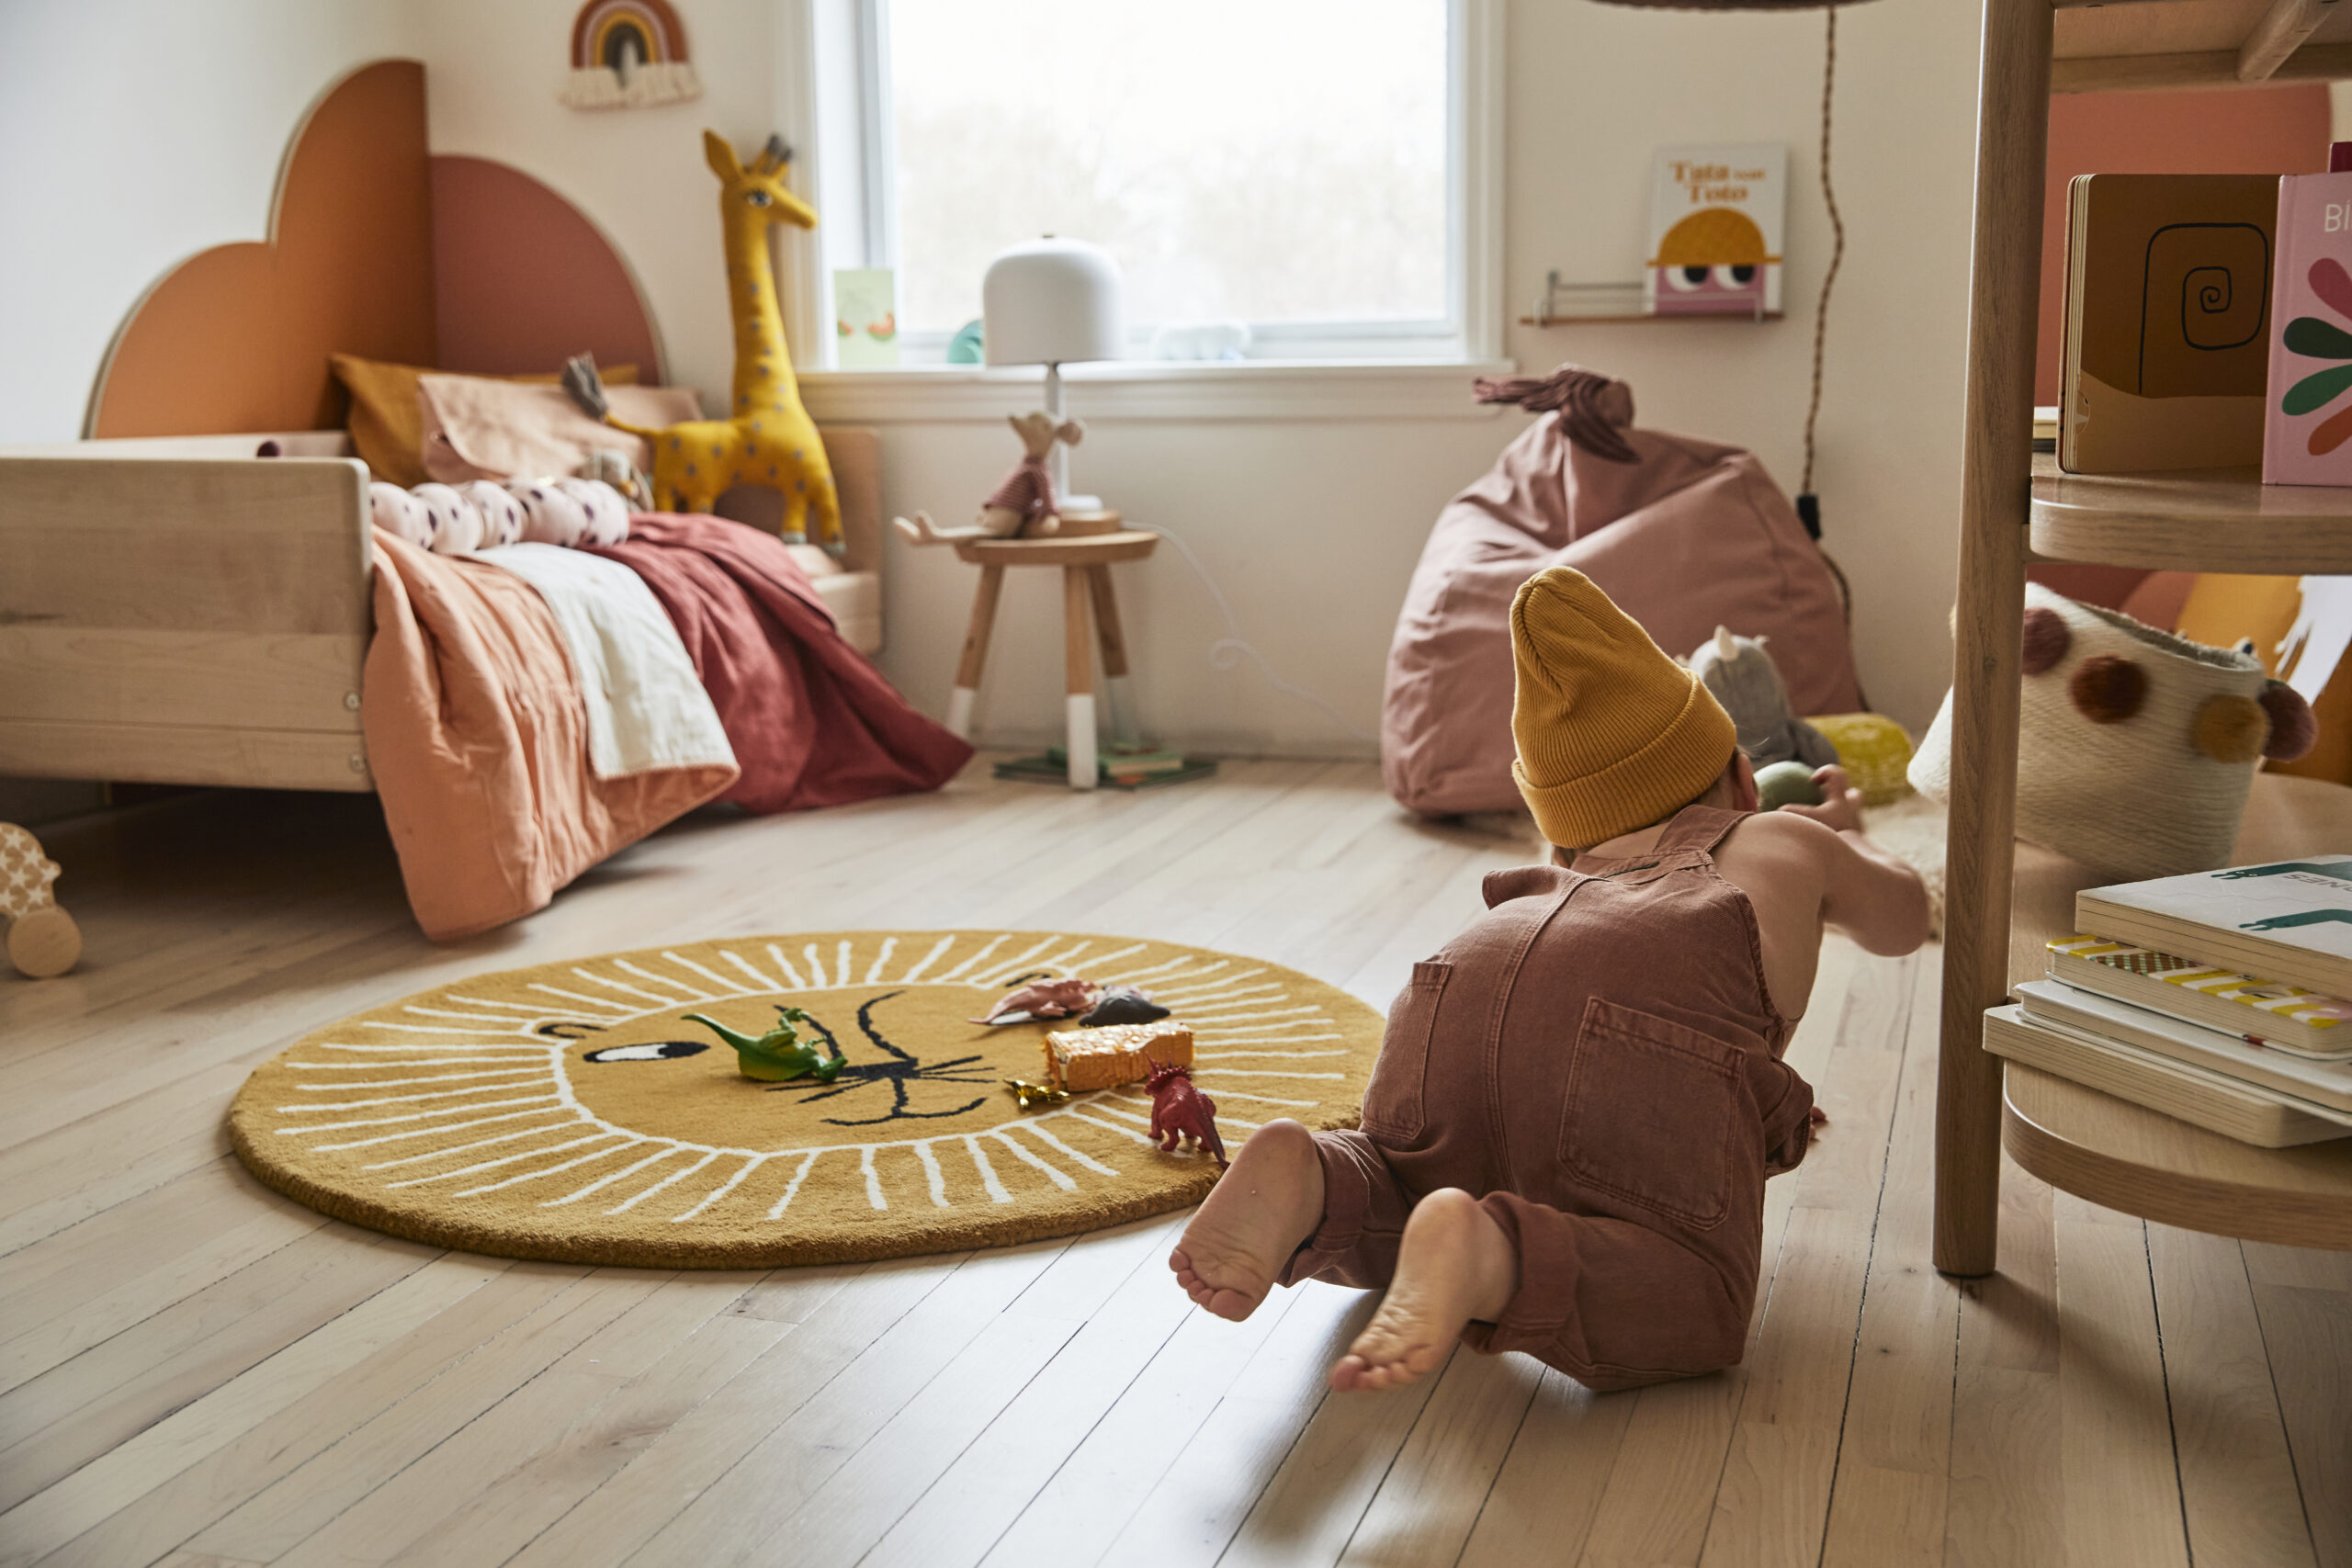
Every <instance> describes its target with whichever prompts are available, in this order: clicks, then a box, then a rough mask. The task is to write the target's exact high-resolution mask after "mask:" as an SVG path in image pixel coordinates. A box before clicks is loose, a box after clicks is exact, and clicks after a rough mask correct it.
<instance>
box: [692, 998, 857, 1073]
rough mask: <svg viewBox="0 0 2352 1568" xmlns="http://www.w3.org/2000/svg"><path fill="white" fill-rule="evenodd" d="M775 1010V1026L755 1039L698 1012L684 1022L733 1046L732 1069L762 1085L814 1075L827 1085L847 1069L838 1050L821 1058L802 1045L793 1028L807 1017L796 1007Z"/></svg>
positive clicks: (816, 1052) (847, 1062) (815, 1049)
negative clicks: (698, 1026)
mask: <svg viewBox="0 0 2352 1568" xmlns="http://www.w3.org/2000/svg"><path fill="white" fill-rule="evenodd" d="M776 1011H777V1012H778V1013H779V1014H781V1015H782V1016H781V1017H779V1018H778V1019H777V1020H776V1021H775V1028H774V1029H771V1030H769V1031H768V1032H766V1033H765V1034H763V1035H761V1036H759V1037H758V1038H757V1039H753V1038H752V1036H751V1035H748V1034H742V1033H739V1032H736V1031H735V1030H732V1029H729V1028H728V1027H727V1026H726V1025H725V1024H723V1023H721V1022H719V1021H718V1020H717V1019H714V1018H705V1017H704V1016H703V1015H702V1014H700V1013H698V1012H690V1013H688V1014H686V1015H685V1016H686V1021H687V1022H689V1023H699V1024H701V1025H702V1026H703V1027H704V1028H706V1029H707V1030H709V1031H711V1032H713V1033H715V1034H717V1035H718V1037H719V1038H720V1039H721V1040H724V1041H726V1042H727V1043H729V1045H732V1046H734V1047H735V1066H736V1068H737V1069H738V1070H739V1071H741V1073H742V1075H743V1076H744V1077H747V1078H758V1079H759V1080H761V1081H762V1082H763V1083H783V1082H785V1081H786V1080H787V1079H790V1078H797V1077H809V1076H810V1075H814V1076H815V1077H816V1079H817V1081H818V1082H819V1083H831V1082H832V1081H833V1080H834V1079H835V1078H837V1077H840V1076H841V1071H842V1067H844V1066H848V1064H849V1058H848V1057H847V1056H846V1055H842V1053H841V1051H840V1049H839V1047H836V1048H835V1050H834V1053H833V1055H830V1056H827V1055H821V1054H820V1052H819V1051H818V1049H817V1047H816V1046H814V1045H810V1044H806V1043H802V1041H801V1038H800V1032H799V1030H797V1029H796V1028H795V1027H793V1026H794V1025H795V1024H801V1023H806V1022H808V1021H809V1015H808V1014H807V1013H805V1012H803V1011H801V1010H799V1009H798V1008H778V1009H776Z"/></svg>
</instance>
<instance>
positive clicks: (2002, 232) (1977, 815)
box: [1935, 0, 2052, 1275]
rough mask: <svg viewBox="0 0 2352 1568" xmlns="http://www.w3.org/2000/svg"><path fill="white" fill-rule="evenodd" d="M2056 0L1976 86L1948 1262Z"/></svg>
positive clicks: (2043, 2)
mask: <svg viewBox="0 0 2352 1568" xmlns="http://www.w3.org/2000/svg"><path fill="white" fill-rule="evenodd" d="M2051 18H2052V11H2051V6H2050V0H1985V35H1984V46H1983V51H1982V54H1981V56H1980V65H1979V71H1980V73H1981V75H1980V79H1979V81H1978V85H1977V119H1976V211H1975V220H1974V224H1973V233H1972V244H1971V248H1972V252H1973V269H1972V272H1971V276H1970V291H1969V304H1968V388H1967V404H1966V407H1967V413H1966V419H1967V431H1966V436H1965V446H1964V448H1963V457H1962V464H1963V467H1962V491H1961V512H1960V592H1961V599H1960V607H1959V617H1958V626H1957V640H1958V647H1957V649H1955V652H1954V658H1953V671H1952V698H1951V701H1952V738H1951V746H1952V761H1951V829H1950V830H1949V832H1950V837H1949V840H1948V843H1947V846H1946V857H1947V862H1948V864H1947V870H1946V873H1945V885H1944V886H1945V891H1944V978H1943V1018H1942V1025H1941V1027H1942V1038H1941V1052H1940V1057H1939V1066H1938V1070H1937V1075H1936V1232H1935V1264H1936V1267H1937V1268H1938V1269H1940V1270H1942V1271H1943V1272H1944V1273H1947V1274H1959V1275H1978V1274H1989V1273H1991V1272H1992V1271H1993V1269H1994V1265H1995V1263H1996V1259H1997V1256H1998V1224H1999V1202H2000V1179H2001V1145H2000V1137H2001V1064H2000V1061H1999V1059H1998V1058H1996V1057H1995V1056H1992V1055H1988V1054H1987V1053H1986V1052H1985V1040H1984V1028H1985V1009H1986V1008H1988V1007H1993V1006H1996V1005H1998V1004H1999V1003H2000V1002H2002V1001H2003V1000H2005V999H2006V998H2007V993H2008V947H2009V943H2008V934H2009V879H2010V854H2011V849H2010V846H2011V842H2012V839H2013V833H2012V822H2013V820H2014V816H2015V808H2016V805H2017V759H2018V678H2019V677H2018V641H2019V637H2020V636H2021V634H2022V623H2023V618H2024V615H2025V556H2026V524H2027V513H2028V510H2029V506H2030V498H2031V493H2032V490H2031V487H2032V475H2031V468H2032V452H2033V443H2032V435H2033V355H2034V338H2035V307H2036V303H2037V299H2038V296H2039V289H2040V276H2039V274H2040V269H2041V203H2042V186H2043V183H2044V180H2045V178H2046V166H2047V163H2048V155H2047V148H2048V141H2049V127H2050V109H2049V104H2050V51H2051V42H2052V37H2051V34H2052V20H2051Z"/></svg>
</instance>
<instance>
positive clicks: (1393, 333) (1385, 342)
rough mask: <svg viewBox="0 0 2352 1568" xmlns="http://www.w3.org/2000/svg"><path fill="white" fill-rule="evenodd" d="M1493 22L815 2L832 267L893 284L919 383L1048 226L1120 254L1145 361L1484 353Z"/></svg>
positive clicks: (1336, 2)
mask: <svg viewBox="0 0 2352 1568" xmlns="http://www.w3.org/2000/svg"><path fill="white" fill-rule="evenodd" d="M1498 9H1499V0H1191V3H1190V4H1187V5H1183V6H1164V5H1146V4H1142V3H1140V0H985V3H977V0H831V4H830V6H828V4H827V0H817V10H816V16H815V19H816V22H817V31H818V35H819V36H818V49H817V52H818V54H819V56H820V59H823V60H824V61H825V62H826V64H827V66H828V67H829V69H828V70H826V71H824V72H821V73H820V77H819V79H820V82H825V81H838V80H842V79H843V78H844V77H845V78H847V79H848V80H851V81H854V82H855V83H857V84H858V85H859V92H858V95H857V96H858V97H859V99H860V101H859V102H858V103H856V104H855V105H854V107H845V106H843V105H842V104H841V103H840V102H839V101H838V100H839V97H840V96H842V95H835V101H833V102H831V103H828V104H826V105H825V106H823V107H822V108H821V109H820V116H819V119H818V125H817V130H818V135H819V139H820V144H821V145H820V160H821V162H820V171H821V176H822V185H823V188H824V193H825V194H824V200H825V205H826V207H827V209H828V222H829V227H830V228H831V234H830V236H829V237H827V238H825V240H824V246H825V264H824V265H826V267H827V268H828V269H829V273H830V269H831V268H837V267H853V266H886V267H889V268H890V269H892V271H893V272H894V273H895V274H896V277H897V285H898V325H899V344H900V352H901V355H902V358H903V360H904V362H906V363H909V364H922V363H934V364H935V363H939V362H941V361H943V360H944V359H945V357H946V355H947V348H948V344H949V342H950V340H951V338H952V337H953V336H954V334H955V333H956V331H957V329H958V328H960V327H962V326H963V325H965V323H967V322H969V321H973V320H975V319H976V318H978V315H979V313H980V278H981V275H982V274H983V273H984V272H985V270H986V269H987V266H988V264H989V260H990V259H991V258H992V257H994V256H995V255H996V254H998V253H999V252H1001V251H1002V250H1003V249H1004V248H1005V247H1007V246H1008V245H1012V244H1014V243H1019V242H1020V241H1023V240H1026V239H1031V238H1035V237H1036V236H1037V235H1040V234H1046V233H1052V234H1061V235H1067V236H1070V237H1074V238H1080V239H1086V240H1091V241H1093V242H1094V243H1098V244H1101V245H1103V246H1104V247H1105V248H1106V249H1108V250H1109V251H1110V252H1111V253H1112V254H1114V256H1116V257H1117V258H1118V260H1119V263H1120V265H1121V267H1122V268H1123V270H1124V271H1125V275H1126V304H1127V320H1128V323H1129V354H1130V355H1131V356H1132V357H1135V358H1138V359H1149V358H1174V359H1186V358H1199V357H1233V356H1234V353H1235V352H1236V349H1237V345H1238V343H1239V342H1240V340H1242V339H1243V338H1245V337H1246V340H1247V346H1246V348H1238V352H1239V353H1240V354H1241V355H1243V356H1246V357H1249V358H1254V359H1333V358H1397V359H1431V358H1444V359H1462V358H1466V357H1474V356H1480V355H1484V354H1486V353H1488V352H1490V351H1491V350H1492V348H1493V346H1494V345H1495V344H1496V343H1497V342H1498V339H1499V321H1498V320H1497V321H1486V320H1483V319H1482V318H1483V317H1484V316H1486V315H1498V309H1497V308H1496V304H1495V293H1496V290H1495V289H1494V288H1493V286H1492V284H1491V283H1490V282H1489V281H1488V279H1487V272H1488V270H1489V267H1490V265H1491V263H1492V262H1493V260H1494V259H1495V254H1496V252H1497V251H1498V235H1496V234H1494V233H1492V232H1491V229H1492V227H1493V222H1492V214H1493V213H1494V211H1495V210H1496V206H1497V201H1496V197H1495V196H1494V195H1493V194H1492V192H1491V189H1490V187H1491V186H1492V185H1493V183H1494V179H1495V176H1497V175H1499V172H1500V171H1499V156H1498V152H1496V150H1495V149H1494V148H1493V147H1492V145H1491V143H1492V141H1493V140H1494V132H1493V130H1492V129H1491V120H1492V119H1493V118H1498V116H1497V115H1496V114H1495V113H1494V111H1495V110H1497V109H1498V107H1499V106H1498V104H1497V103H1495V102H1494V101H1493V100H1494V83H1495V82H1497V81H1498V79H1499V63H1498V61H1497V60H1495V59H1493V58H1492V57H1493V56H1494V55H1495V54H1497V53H1498V51H1495V50H1494V48H1493V39H1492V37H1491V35H1492V33H1493V31H1494V30H1495V26H1496V24H1495V21H1494V19H1493V17H1492V16H1491V13H1492V12H1494V11H1498ZM829 22H830V27H829V26H828V23H829ZM828 32H830V33H831V39H832V40H833V47H832V48H831V49H830V50H828V49H827V48H826V35H827V34H828ZM844 66H845V67H848V69H846V70H840V69H839V68H840V67H844ZM836 72H838V73H836ZM843 141H849V142H853V143H854V149H852V155H851V156H844V155H843V149H842V142H843ZM844 195H847V196H849V197H853V200H854V205H855V206H856V207H858V208H862V210H861V211H858V212H856V213H855V215H854V219H853V220H851V221H847V222H844V221H842V215H843V214H844V212H845V211H846V210H847V209H845V207H844V203H843V199H842V198H843V197H844ZM1237 324H1238V327H1240V328H1246V333H1245V332H1242V331H1238V330H1236V329H1237Z"/></svg>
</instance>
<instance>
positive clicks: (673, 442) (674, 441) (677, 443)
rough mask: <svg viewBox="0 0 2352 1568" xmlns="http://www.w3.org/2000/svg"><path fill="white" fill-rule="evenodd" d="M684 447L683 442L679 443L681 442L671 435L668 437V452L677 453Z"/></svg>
mask: <svg viewBox="0 0 2352 1568" xmlns="http://www.w3.org/2000/svg"><path fill="white" fill-rule="evenodd" d="M683 446H685V443H684V442H683V441H681V440H679V439H678V438H677V437H676V436H674V435H673V436H672V437H670V450H671V451H673V452H675V451H677V450H678V449H679V448H681V447H683Z"/></svg>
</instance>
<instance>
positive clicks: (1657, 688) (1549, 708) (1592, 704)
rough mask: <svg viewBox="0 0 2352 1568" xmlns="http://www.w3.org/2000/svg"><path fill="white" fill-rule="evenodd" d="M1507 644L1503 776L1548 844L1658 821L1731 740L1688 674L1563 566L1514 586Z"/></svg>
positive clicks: (1735, 743) (1693, 793)
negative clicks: (1507, 756)
mask: <svg viewBox="0 0 2352 1568" xmlns="http://www.w3.org/2000/svg"><path fill="white" fill-rule="evenodd" d="M1510 650H1511V659H1512V661H1513V663H1514V664H1515V665H1516V666H1517V669H1518V687H1517V691H1516V693H1515V694H1514V695H1513V697H1512V699H1511V710H1510V730H1511V737H1512V739H1514V740H1515V741H1516V742H1517V744H1518V750H1519V755H1518V756H1517V757H1516V758H1515V759H1514V760H1513V761H1512V762H1511V766H1510V771H1511V777H1512V778H1514V779H1516V780H1517V781H1518V783H1519V793H1520V794H1521V795H1524V796H1526V797H1527V804H1528V807H1529V808H1530V809H1532V811H1533V812H1534V813H1535V825H1536V826H1537V827H1539V828H1541V829H1543V830H1544V837H1545V838H1546V839H1548V840H1551V841H1552V842H1553V843H1555V844H1560V845H1564V846H1566V847H1567V848H1570V849H1585V848H1589V847H1590V846H1591V845H1594V844H1598V843H1600V842H1602V841H1603V840H1608V839H1613V838H1615V837H1616V836H1617V835H1618V834H1620V833H1630V832H1632V831H1633V830H1634V829H1636V828H1640V827H1645V826H1647V825H1648V824H1649V823H1652V822H1656V821H1658V820H1660V819H1661V818H1664V817H1666V816H1667V815H1668V813H1670V812H1672V811H1674V810H1676V809H1677V808H1678V807H1683V806H1687V805H1688V804H1690V803H1691V801H1692V800H1693V799H1695V798H1697V797H1698V796H1699V795H1703V794H1704V793H1706V789H1707V786H1708V785H1709V784H1713V782H1714V781H1715V778H1716V777H1717V775H1719V774H1720V773H1722V772H1723V771H1724V763H1726V762H1728V761H1731V757H1732V753H1733V752H1734V751H1735V750H1737V749H1738V747H1739V732H1738V731H1737V730H1736V728H1733V725H1732V721H1731V716H1730V715H1729V714H1727V713H1725V712H1724V710H1723V705H1721V704H1719V703H1717V702H1716V701H1715V699H1714V696H1713V694H1712V693H1710V692H1709V691H1708V690H1707V688H1706V687H1705V686H1703V685H1702V684H1701V683H1700V682H1699V677H1698V676H1696V675H1694V674H1692V673H1691V671H1688V670H1686V669H1684V668H1683V667H1682V666H1681V665H1679V664H1677V663H1676V662H1675V661H1674V660H1671V659H1668V657H1667V656H1666V655H1665V654H1664V653H1662V652H1660V651H1659V649H1658V646H1657V644H1656V643H1654V642H1652V641H1651V640H1650V636H1649V634H1648V633H1647V632H1645V631H1644V630H1642V628H1641V627H1640V626H1637V625H1635V624H1634V621H1633V619H1632V618H1631V617H1630V616H1628V615H1626V614H1625V612H1624V611H1623V610H1620V609H1619V608H1618V607H1617V606H1616V605H1615V604H1611V603H1610V600H1609V595H1608V594H1606V593H1603V592H1601V591H1600V589H1598V588H1595V587H1594V586H1593V585H1592V581H1591V579H1589V578H1588V577H1586V576H1585V575H1584V573H1582V572H1580V571H1577V570H1575V569H1574V568H1572V567H1565V566H1555V567H1554V568H1552V569H1551V570H1548V571H1544V572H1539V573H1537V574H1536V575H1535V576H1533V577H1532V578H1529V579H1528V580H1527V581H1526V582H1524V583H1522V584H1521V587H1520V590H1519V596H1518V597H1517V598H1515V599H1513V600H1512V601H1511V605H1510Z"/></svg>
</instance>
